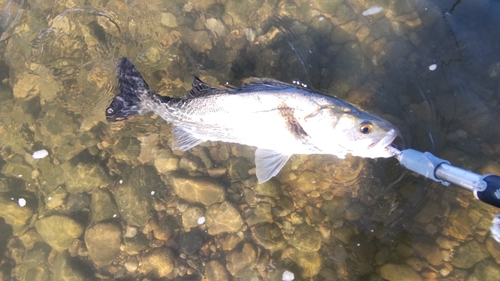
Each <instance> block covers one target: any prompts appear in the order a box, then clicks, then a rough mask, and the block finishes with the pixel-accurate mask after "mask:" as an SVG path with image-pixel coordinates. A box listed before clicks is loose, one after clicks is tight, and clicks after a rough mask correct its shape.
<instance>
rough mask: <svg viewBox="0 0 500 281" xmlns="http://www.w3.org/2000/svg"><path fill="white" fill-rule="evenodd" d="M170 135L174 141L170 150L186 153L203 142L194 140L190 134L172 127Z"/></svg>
mask: <svg viewBox="0 0 500 281" xmlns="http://www.w3.org/2000/svg"><path fill="white" fill-rule="evenodd" d="M172 135H174V141H173V142H172V149H175V150H181V151H186V150H188V149H190V148H192V147H195V146H197V145H198V144H200V143H202V142H203V140H200V139H198V138H196V137H195V136H193V134H191V133H190V132H187V131H185V130H183V129H181V128H178V127H174V128H173V129H172Z"/></svg>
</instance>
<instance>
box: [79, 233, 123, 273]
mask: <svg viewBox="0 0 500 281" xmlns="http://www.w3.org/2000/svg"><path fill="white" fill-rule="evenodd" d="M121 237H122V232H121V229H120V228H119V227H118V226H117V225H115V224H113V223H98V224H96V225H94V226H92V227H91V228H89V229H87V231H85V244H86V245H87V249H88V251H89V255H90V258H91V259H92V261H93V262H95V263H96V264H97V265H98V266H102V265H107V264H110V263H111V262H112V261H113V260H114V259H115V258H116V257H117V256H118V254H120V245H121Z"/></svg>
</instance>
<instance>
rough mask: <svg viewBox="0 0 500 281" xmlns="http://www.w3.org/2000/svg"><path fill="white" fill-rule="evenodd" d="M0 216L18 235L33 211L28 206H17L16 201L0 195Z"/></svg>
mask: <svg viewBox="0 0 500 281" xmlns="http://www.w3.org/2000/svg"><path fill="white" fill-rule="evenodd" d="M0 206H2V207H1V208H0V217H3V218H4V220H5V222H6V223H7V224H10V225H11V226H12V230H13V232H14V234H15V235H18V234H19V233H20V232H21V230H22V229H23V228H24V227H25V226H26V224H27V223H28V220H29V219H30V218H31V216H33V211H32V210H31V209H30V208H28V207H26V206H25V207H21V206H19V204H18V202H15V201H12V200H7V199H5V198H1V197H0Z"/></svg>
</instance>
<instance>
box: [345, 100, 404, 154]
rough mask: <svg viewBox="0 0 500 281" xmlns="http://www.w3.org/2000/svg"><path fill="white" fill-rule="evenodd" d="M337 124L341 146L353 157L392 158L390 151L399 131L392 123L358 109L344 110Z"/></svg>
mask: <svg viewBox="0 0 500 281" xmlns="http://www.w3.org/2000/svg"><path fill="white" fill-rule="evenodd" d="M343 111H344V112H343V114H342V115H340V117H339V119H338V120H337V121H336V122H335V123H336V124H335V131H336V132H337V134H338V135H340V139H339V140H338V141H339V145H340V146H341V147H342V148H344V149H345V150H346V151H347V153H350V154H351V155H353V156H359V157H365V158H379V157H384V158H387V157H392V156H394V154H393V153H392V152H391V151H390V150H389V149H388V146H390V145H391V144H392V142H393V141H394V139H395V138H396V137H397V136H398V135H399V130H398V129H397V128H396V127H395V126H394V125H392V124H391V123H390V122H388V121H386V120H384V119H382V118H380V117H377V116H375V115H372V114H369V113H366V112H364V111H361V110H358V109H356V108H349V109H348V110H343Z"/></svg>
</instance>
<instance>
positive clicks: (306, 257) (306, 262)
mask: <svg viewBox="0 0 500 281" xmlns="http://www.w3.org/2000/svg"><path fill="white" fill-rule="evenodd" d="M294 256H295V260H296V261H297V264H298V265H299V266H300V267H301V268H302V270H303V271H302V277H304V278H309V277H313V276H315V275H317V274H318V273H319V271H320V270H321V267H322V265H323V259H322V258H321V255H320V254H319V253H318V252H302V251H299V250H295V251H294Z"/></svg>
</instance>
